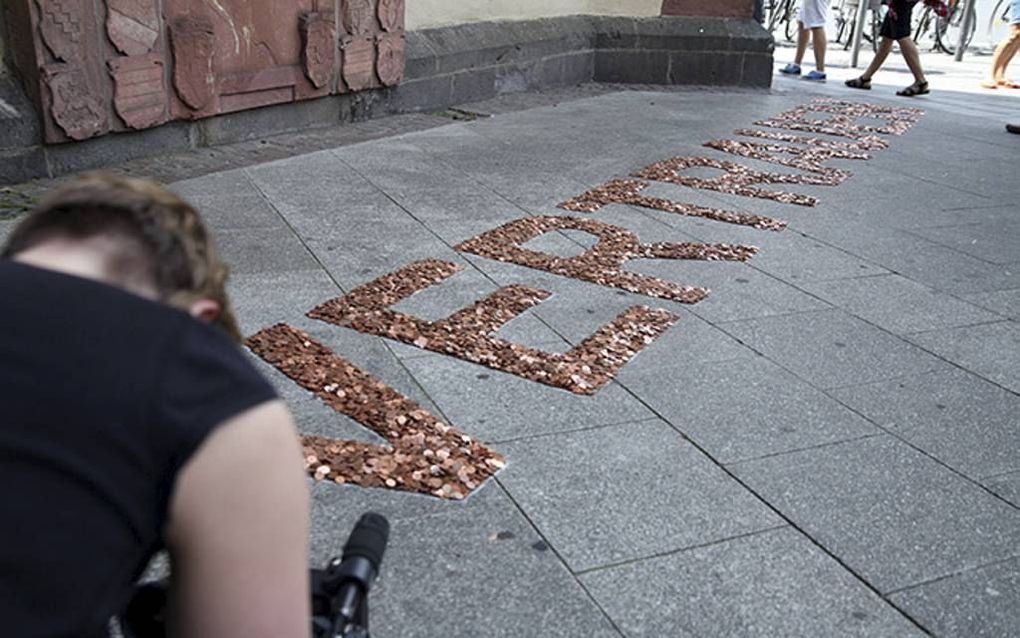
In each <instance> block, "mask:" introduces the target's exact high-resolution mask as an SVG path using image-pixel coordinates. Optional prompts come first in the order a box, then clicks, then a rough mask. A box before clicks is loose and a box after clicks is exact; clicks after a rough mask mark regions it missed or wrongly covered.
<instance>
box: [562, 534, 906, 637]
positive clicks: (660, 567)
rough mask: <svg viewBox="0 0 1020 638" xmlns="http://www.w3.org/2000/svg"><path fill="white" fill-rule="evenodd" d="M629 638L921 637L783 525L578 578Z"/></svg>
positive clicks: (863, 588)
mask: <svg viewBox="0 0 1020 638" xmlns="http://www.w3.org/2000/svg"><path fill="white" fill-rule="evenodd" d="M581 581H582V582H583V583H584V585H585V587H586V588H587V589H588V591H590V592H591V593H592V595H594V596H595V598H596V599H597V600H598V601H599V604H600V605H602V607H603V609H605V610H606V612H607V613H608V614H609V615H610V617H612V618H613V620H614V621H615V622H616V623H617V625H619V626H620V628H621V629H622V630H623V632H624V633H625V634H626V635H627V636H632V637H638V636H642V637H644V636H647V637H648V638H658V637H660V636H762V637H771V636H862V637H863V636H868V637H871V636H888V637H889V638H893V637H896V638H900V637H905V636H922V635H924V634H923V632H921V631H920V630H918V629H917V627H916V626H914V625H913V624H912V623H911V622H910V621H909V620H907V619H906V618H904V617H903V616H902V615H901V614H900V613H899V612H897V611H896V610H895V609H894V608H893V607H891V606H890V605H888V604H887V603H886V602H885V601H883V600H882V599H881V598H879V597H878V596H877V595H875V594H874V593H873V592H872V591H871V590H869V589H868V588H867V587H865V586H864V585H863V584H862V583H861V582H860V581H858V580H857V579H855V578H854V577H853V576H852V575H851V574H849V573H848V572H847V571H846V570H844V569H843V568H842V567H841V566H840V565H839V563H837V562H836V561H834V560H832V558H830V557H829V556H826V555H825V554H824V553H823V552H822V551H821V550H820V549H819V548H818V547H816V546H815V545H813V544H812V543H811V542H810V541H808V540H807V539H805V538H804V536H803V535H801V534H799V533H797V532H796V531H794V530H792V529H789V528H784V529H778V530H773V531H768V532H763V533H759V534H754V535H751V536H746V537H743V538H737V539H733V540H730V541H727V542H724V543H718V544H715V545H711V546H709V547H703V548H698V549H693V550H690V551H685V552H679V553H676V554H671V555H669V556H663V557H661V558H654V559H650V560H643V561H639V562H636V563H631V564H628V565H622V566H620V567H615V568H611V569H605V570H599V571H595V572H591V573H588V574H584V575H583V576H582V577H581Z"/></svg>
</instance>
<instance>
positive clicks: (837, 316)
mask: <svg viewBox="0 0 1020 638" xmlns="http://www.w3.org/2000/svg"><path fill="white" fill-rule="evenodd" d="M721 325H722V327H723V328H724V329H725V331H726V332H728V333H729V334H730V335H732V336H733V337H735V338H736V339H739V340H740V341H741V342H742V343H744V344H745V345H747V346H749V347H751V348H753V349H754V350H756V351H758V352H760V353H762V354H764V355H765V356H766V357H768V358H769V359H771V360H772V361H774V362H776V363H778V364H779V365H781V366H783V367H784V368H786V369H788V370H790V371H791V372H793V373H794V374H796V375H797V376H799V377H800V378H802V379H804V380H806V381H808V382H809V383H811V384H812V385H815V386H816V387H819V388H836V387H841V386H848V385H857V384H861V383H868V382H870V381H880V380H883V379H893V378H896V377H902V376H908V375H916V374H920V373H923V372H927V371H929V370H932V369H935V368H936V367H938V366H939V365H941V362H940V361H939V359H937V358H936V357H934V356H932V355H930V354H928V353H926V352H924V351H922V350H921V349H920V348H917V347H914V346H912V345H911V344H909V343H907V342H906V341H903V340H902V339H900V338H898V337H895V336H893V335H891V334H889V333H887V332H884V331H882V330H880V329H878V328H876V327H874V326H871V325H869V324H867V323H865V322H864V321H861V320H860V319H856V318H854V317H851V316H850V315H847V314H846V313H844V312H843V311H841V310H823V311H819V312H805V313H799V314H794V315H785V316H781V317H764V318H761V319H750V320H745V321H735V322H732V323H726V324H721Z"/></svg>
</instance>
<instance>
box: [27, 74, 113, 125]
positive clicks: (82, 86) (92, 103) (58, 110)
mask: <svg viewBox="0 0 1020 638" xmlns="http://www.w3.org/2000/svg"><path fill="white" fill-rule="evenodd" d="M42 71H43V82H44V83H45V84H46V87H47V88H48V89H49V95H50V114H51V115H52V116H53V120H54V121H55V122H56V123H57V125H58V126H59V127H60V128H61V129H63V131H64V133H66V134H67V136H68V137H69V138H71V139H72V140H84V139H88V138H90V137H94V136H96V135H99V134H100V133H104V132H106V127H107V122H108V120H107V117H106V110H105V109H104V108H103V107H102V105H101V104H100V103H99V100H97V99H96V97H95V94H94V93H93V91H92V87H91V86H89V82H88V77H87V76H86V75H85V72H84V71H82V70H81V69H78V68H73V67H71V66H70V65H67V64H54V65H50V66H47V67H43V70H42Z"/></svg>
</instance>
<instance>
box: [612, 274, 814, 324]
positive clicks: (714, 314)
mask: <svg viewBox="0 0 1020 638" xmlns="http://www.w3.org/2000/svg"><path fill="white" fill-rule="evenodd" d="M627 270H629V271H632V272H640V273H642V274H647V275H652V276H656V277H661V278H663V279H667V280H674V281H688V282H696V284H697V285H699V286H705V287H707V288H708V289H709V290H710V291H711V292H710V294H709V296H708V298H707V299H705V300H704V301H701V302H698V303H697V304H695V305H693V306H691V307H690V311H691V312H692V313H694V314H696V315H698V316H699V317H701V318H703V319H705V320H706V321H709V322H712V323H715V322H723V321H737V320H739V319H752V318H755V317H768V316H772V315H785V314H790V313H795V312H806V311H809V310H824V309H827V308H830V307H831V306H830V305H829V304H828V303H826V302H825V301H822V300H821V299H818V298H816V297H813V296H811V295H809V294H807V293H805V292H803V291H801V290H798V289H797V288H794V287H793V286H791V285H789V284H786V283H784V282H783V281H781V280H779V279H777V278H776V277H773V276H772V275H769V274H766V273H763V272H761V271H760V270H757V269H756V268H755V267H754V259H752V260H751V261H750V262H749V263H739V262H702V261H685V262H667V261H654V262H653V261H640V262H633V264H632V265H631V266H629V267H628V268H627Z"/></svg>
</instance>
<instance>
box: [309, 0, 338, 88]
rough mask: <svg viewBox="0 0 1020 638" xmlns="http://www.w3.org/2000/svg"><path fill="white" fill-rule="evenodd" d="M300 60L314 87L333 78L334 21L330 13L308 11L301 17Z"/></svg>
mask: <svg viewBox="0 0 1020 638" xmlns="http://www.w3.org/2000/svg"><path fill="white" fill-rule="evenodd" d="M301 40H302V44H303V49H302V54H301V57H302V60H303V61H304V65H305V75H307V76H308V79H309V81H311V83H312V84H314V85H315V87H316V88H320V89H321V88H322V87H324V86H326V85H328V84H329V83H330V81H331V80H332V79H333V65H334V63H335V57H336V56H335V55H334V51H335V50H336V47H335V46H334V43H335V42H336V21H335V17H334V15H333V14H332V13H309V14H306V15H304V16H302V18H301Z"/></svg>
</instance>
